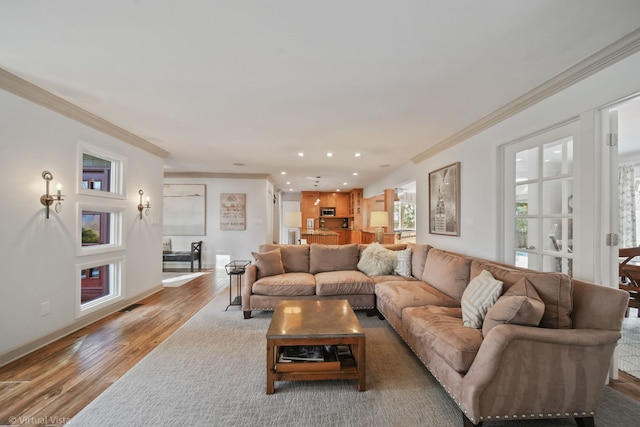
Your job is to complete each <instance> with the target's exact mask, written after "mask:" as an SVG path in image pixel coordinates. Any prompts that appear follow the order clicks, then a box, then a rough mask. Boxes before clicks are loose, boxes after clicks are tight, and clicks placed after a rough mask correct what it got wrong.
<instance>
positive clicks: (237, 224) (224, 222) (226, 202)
mask: <svg viewBox="0 0 640 427" xmlns="http://www.w3.org/2000/svg"><path fill="white" fill-rule="evenodd" d="M246 203H247V195H246V194H244V193H220V230H225V231H226V230H245V229H246V228H247V224H246V220H247V219H246Z"/></svg>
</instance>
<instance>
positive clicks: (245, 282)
mask: <svg viewBox="0 0 640 427" xmlns="http://www.w3.org/2000/svg"><path fill="white" fill-rule="evenodd" d="M257 275H258V268H257V267H256V266H255V264H251V265H249V266H247V268H246V270H245V271H244V274H243V275H242V310H243V311H246V310H250V309H251V302H250V301H251V290H252V288H253V284H254V283H255V281H256V278H257Z"/></svg>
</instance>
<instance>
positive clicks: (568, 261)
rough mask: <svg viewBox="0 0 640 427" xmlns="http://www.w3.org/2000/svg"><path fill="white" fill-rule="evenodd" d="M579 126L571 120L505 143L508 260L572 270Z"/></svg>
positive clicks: (505, 247) (539, 267)
mask: <svg viewBox="0 0 640 427" xmlns="http://www.w3.org/2000/svg"><path fill="white" fill-rule="evenodd" d="M577 129H578V126H577V123H570V124H566V125H564V126H561V127H558V128H556V129H553V130H550V131H546V132H544V133H541V134H538V135H535V136H532V137H529V138H527V139H525V140H521V141H517V142H514V143H512V144H509V145H507V146H506V147H504V149H503V159H504V181H503V188H504V208H503V209H504V212H503V217H504V234H503V235H504V241H503V242H502V247H503V250H504V254H503V257H504V260H505V262H507V263H510V264H513V265H516V266H519V267H524V268H530V269H533V270H539V271H557V272H563V273H566V274H568V275H572V274H573V257H574V237H573V229H574V224H573V220H574V212H573V208H574V195H573V192H574V191H573V189H574V176H573V172H574V167H573V166H574V162H573V160H574V153H573V150H574V145H575V141H574V139H575V137H576V135H577V134H578V132H577Z"/></svg>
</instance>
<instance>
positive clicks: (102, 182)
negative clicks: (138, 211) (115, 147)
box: [78, 143, 124, 198]
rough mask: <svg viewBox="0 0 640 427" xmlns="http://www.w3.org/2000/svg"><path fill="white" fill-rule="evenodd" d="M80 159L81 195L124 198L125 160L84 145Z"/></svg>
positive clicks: (80, 152)
mask: <svg viewBox="0 0 640 427" xmlns="http://www.w3.org/2000/svg"><path fill="white" fill-rule="evenodd" d="M79 159H80V161H79V163H80V184H79V191H78V192H79V193H80V194H86V195H92V196H98V197H111V198H124V186H123V182H122V181H123V178H122V176H123V175H122V172H123V170H124V160H123V159H121V158H119V157H118V156H116V155H114V154H111V153H108V152H106V151H104V150H102V149H100V148H98V147H94V146H91V145H89V144H84V143H80V147H79Z"/></svg>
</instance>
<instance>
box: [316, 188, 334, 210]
mask: <svg viewBox="0 0 640 427" xmlns="http://www.w3.org/2000/svg"><path fill="white" fill-rule="evenodd" d="M320 207H321V208H335V207H336V193H325V192H321V193H320Z"/></svg>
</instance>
